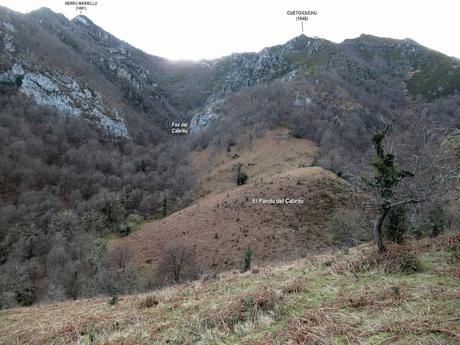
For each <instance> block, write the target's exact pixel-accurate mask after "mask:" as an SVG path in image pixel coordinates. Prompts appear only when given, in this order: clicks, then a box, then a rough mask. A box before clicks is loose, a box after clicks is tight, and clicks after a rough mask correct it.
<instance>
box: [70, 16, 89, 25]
mask: <svg viewBox="0 0 460 345" xmlns="http://www.w3.org/2000/svg"><path fill="white" fill-rule="evenodd" d="M72 22H74V23H76V24H83V25H94V23H93V22H92V21H91V20H90V19H89V18H88V17H86V16H84V15H82V14H80V15H78V16H76V17H75V18H73V19H72Z"/></svg>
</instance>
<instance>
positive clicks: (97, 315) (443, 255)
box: [0, 234, 460, 345]
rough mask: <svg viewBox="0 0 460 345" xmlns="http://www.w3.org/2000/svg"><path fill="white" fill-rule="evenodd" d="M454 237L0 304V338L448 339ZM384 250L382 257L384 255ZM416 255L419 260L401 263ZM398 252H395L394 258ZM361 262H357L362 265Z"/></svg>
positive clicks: (456, 313) (456, 336) (457, 321)
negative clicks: (106, 292)
mask: <svg viewBox="0 0 460 345" xmlns="http://www.w3.org/2000/svg"><path fill="white" fill-rule="evenodd" d="M459 247H460V237H459V236H458V235H452V234H450V235H444V236H442V237H440V238H437V239H434V240H433V239H423V240H420V241H413V242H410V243H409V244H407V245H406V246H404V247H390V250H389V253H390V254H391V255H395V257H397V258H399V259H401V258H404V260H402V261H399V263H400V264H402V266H404V267H405V271H409V272H410V271H412V270H413V269H414V268H417V269H416V270H415V271H414V272H412V273H411V274H407V273H400V272H399V273H398V270H395V271H393V270H392V268H394V267H395V266H394V265H389V263H390V261H391V260H385V261H383V263H381V264H380V265H377V266H373V265H372V264H369V263H371V261H372V260H369V258H372V255H373V254H372V249H371V248H370V246H369V245H362V246H360V247H358V248H355V249H352V250H350V252H349V253H347V254H345V253H337V254H335V255H322V256H312V257H307V258H305V259H301V260H298V261H294V262H292V263H289V264H283V265H279V266H266V267H261V268H259V269H254V270H252V271H251V272H247V273H244V274H241V273H238V272H236V271H234V272H229V273H226V274H222V275H219V276H218V277H215V278H213V279H202V280H199V281H195V282H190V283H188V284H184V285H180V286H174V287H170V288H165V289H163V290H159V291H155V292H152V293H150V294H141V295H135V296H123V297H121V298H119V301H118V302H117V303H115V304H114V305H110V304H109V303H108V298H99V299H87V300H79V301H74V302H64V303H56V304H49V305H41V306H34V307H29V308H17V309H10V310H4V311H0V339H1V340H0V341H1V343H2V344H252V345H256V344H257V345H262V344H267V345H268V344H270V345H271V344H458V343H460V279H459V277H460V274H459V273H460V272H459V268H458V267H459ZM391 255H389V256H390V257H391ZM413 255H417V256H418V258H419V263H418V264H417V265H416V264H415V262H413V261H411V258H413ZM399 259H398V260H399ZM366 263H367V264H369V265H367V264H366Z"/></svg>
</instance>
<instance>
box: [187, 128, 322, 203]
mask: <svg viewBox="0 0 460 345" xmlns="http://www.w3.org/2000/svg"><path fill="white" fill-rule="evenodd" d="M318 154H319V148H318V147H317V146H316V145H315V144H314V143H313V142H312V141H310V140H306V139H299V138H294V137H292V133H291V131H289V130H288V129H286V128H276V129H271V130H267V131H266V132H265V133H264V134H263V135H262V136H261V137H257V138H253V139H250V140H248V141H246V142H239V143H230V144H229V145H228V147H227V148H226V149H225V150H219V149H215V148H211V147H208V148H206V149H203V150H199V151H194V152H193V154H192V161H193V168H194V170H195V171H197V172H198V171H199V172H200V174H199V175H198V176H197V182H196V186H195V195H196V196H197V197H202V196H204V195H206V194H209V193H218V192H222V191H225V190H230V189H233V188H235V181H236V170H237V167H238V166H239V165H241V168H242V170H243V171H244V172H245V173H246V174H247V176H248V177H249V182H252V181H262V180H263V179H264V178H270V177H272V176H273V175H276V174H281V173H285V172H288V171H290V170H294V169H297V168H301V167H308V166H310V165H312V163H313V162H314V160H315V159H316V157H317V156H318Z"/></svg>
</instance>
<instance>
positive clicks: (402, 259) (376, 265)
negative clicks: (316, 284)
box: [330, 243, 420, 275]
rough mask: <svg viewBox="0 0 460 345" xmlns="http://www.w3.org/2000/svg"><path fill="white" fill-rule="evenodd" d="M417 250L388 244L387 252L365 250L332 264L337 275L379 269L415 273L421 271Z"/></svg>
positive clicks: (370, 248) (406, 246)
mask: <svg viewBox="0 0 460 345" xmlns="http://www.w3.org/2000/svg"><path fill="white" fill-rule="evenodd" d="M417 252H418V251H417V248H414V247H413V246H410V245H397V244H390V243H388V244H387V250H386V251H385V252H383V253H379V252H378V250H377V249H376V248H374V247H368V248H363V249H362V250H361V251H359V252H357V253H355V255H351V256H349V257H343V258H341V260H334V261H333V262H331V263H330V266H331V270H332V271H333V272H335V273H339V274H340V273H344V272H350V273H353V274H355V275H356V274H357V273H361V272H367V271H370V270H374V269H378V270H380V271H381V272H384V273H406V274H410V273H414V272H417V271H418V270H420V263H419V260H418V254H417Z"/></svg>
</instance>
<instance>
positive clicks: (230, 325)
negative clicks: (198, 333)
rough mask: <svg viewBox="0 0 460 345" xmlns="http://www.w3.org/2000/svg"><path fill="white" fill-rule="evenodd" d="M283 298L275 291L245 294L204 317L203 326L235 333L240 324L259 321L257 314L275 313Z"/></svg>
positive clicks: (267, 290) (267, 289)
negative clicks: (261, 312)
mask: <svg viewBox="0 0 460 345" xmlns="http://www.w3.org/2000/svg"><path fill="white" fill-rule="evenodd" d="M280 298H281V296H280V295H279V294H278V293H276V292H275V291H274V290H273V289H270V288H264V289H262V290H260V291H257V292H254V293H244V294H242V295H241V296H239V297H238V298H236V299H235V300H234V301H233V302H232V303H230V304H229V305H227V306H226V307H224V308H223V309H222V310H220V311H218V312H216V313H212V314H211V315H207V316H203V319H202V321H201V323H202V325H204V326H205V327H211V328H214V327H216V328H220V329H222V330H226V331H233V330H234V328H235V326H236V325H237V324H238V323H241V322H245V321H251V322H255V321H256V320H257V313H258V312H259V311H263V312H273V311H274V308H275V305H276V303H277V302H278V301H279V300H280Z"/></svg>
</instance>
